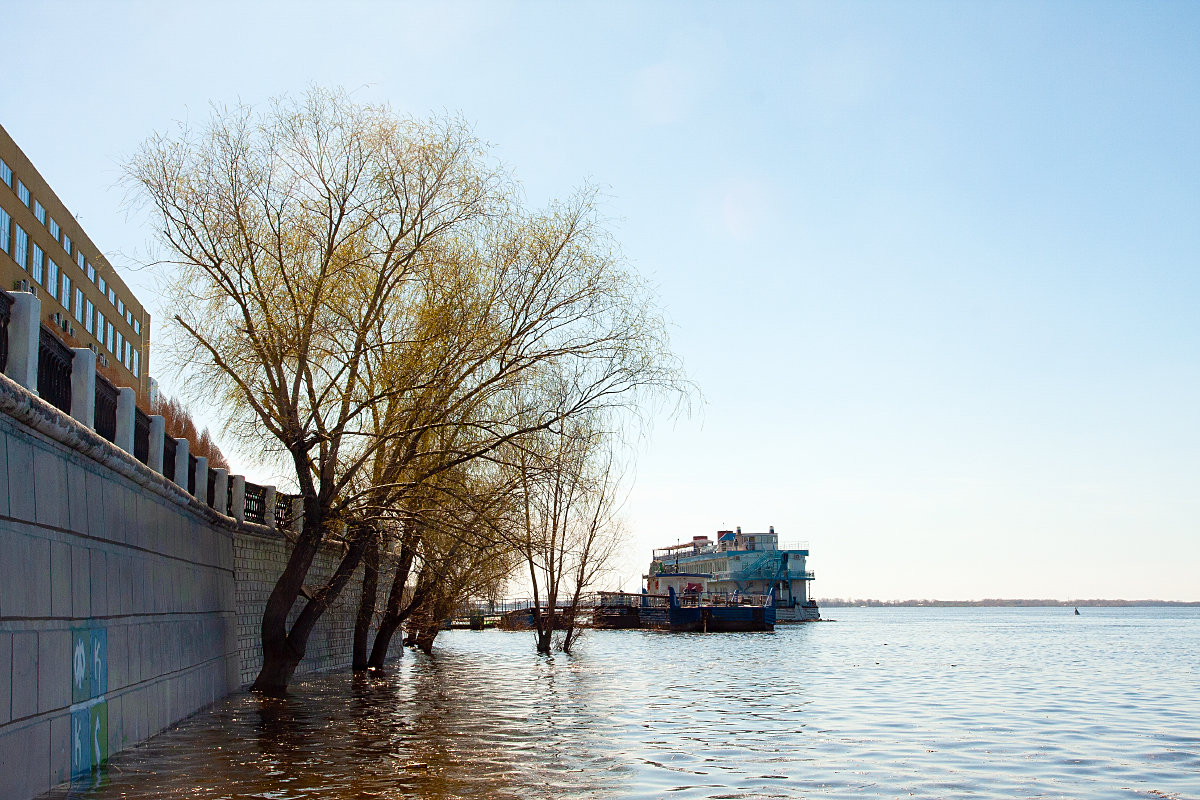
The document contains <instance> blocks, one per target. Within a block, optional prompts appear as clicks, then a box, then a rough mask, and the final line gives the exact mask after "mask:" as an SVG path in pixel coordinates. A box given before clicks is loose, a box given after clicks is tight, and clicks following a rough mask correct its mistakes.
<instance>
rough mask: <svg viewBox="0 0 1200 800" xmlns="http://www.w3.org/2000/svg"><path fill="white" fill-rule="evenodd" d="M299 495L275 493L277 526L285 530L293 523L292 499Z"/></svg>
mask: <svg viewBox="0 0 1200 800" xmlns="http://www.w3.org/2000/svg"><path fill="white" fill-rule="evenodd" d="M297 497H299V495H294V494H284V493H283V492H280V493H278V494H276V495H275V527H276V528H277V529H279V530H283V529H284V528H286V527H288V526H289V525H291V524H292V501H293V500H295V499H296V498H297Z"/></svg>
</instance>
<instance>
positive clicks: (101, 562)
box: [89, 549, 109, 617]
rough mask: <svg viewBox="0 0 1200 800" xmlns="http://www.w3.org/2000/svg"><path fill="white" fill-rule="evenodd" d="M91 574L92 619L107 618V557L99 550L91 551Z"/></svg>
mask: <svg viewBox="0 0 1200 800" xmlns="http://www.w3.org/2000/svg"><path fill="white" fill-rule="evenodd" d="M90 567H91V574H90V575H89V580H90V581H91V587H92V613H91V616H93V617H107V616H108V578H109V575H108V556H107V554H106V553H105V552H104V551H103V550H100V549H95V550H92V551H91V564H90Z"/></svg>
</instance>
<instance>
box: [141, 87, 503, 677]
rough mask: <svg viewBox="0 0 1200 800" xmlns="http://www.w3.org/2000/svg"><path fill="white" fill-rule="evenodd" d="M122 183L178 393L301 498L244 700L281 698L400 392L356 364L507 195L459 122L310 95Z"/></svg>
mask: <svg viewBox="0 0 1200 800" xmlns="http://www.w3.org/2000/svg"><path fill="white" fill-rule="evenodd" d="M126 174H127V176H128V178H129V180H130V181H131V183H132V184H133V185H134V186H135V187H136V188H137V189H138V190H139V192H140V196H141V197H142V198H144V199H145V201H147V202H148V204H149V206H150V207H151V208H152V209H153V212H154V214H153V216H154V221H155V228H156V231H157V238H158V242H159V244H160V245H161V256H160V264H163V265H167V266H169V267H171V268H172V275H173V279H172V280H171V281H170V283H169V289H168V292H167V297H168V302H169V303H170V305H171V315H170V318H171V319H172V320H173V321H174V323H175V333H176V335H175V336H174V337H173V344H174V348H175V353H176V355H177V357H179V358H180V359H181V360H183V361H185V362H186V363H187V364H188V365H189V366H190V376H189V379H190V380H192V381H193V382H200V384H201V385H202V386H203V387H204V389H203V391H204V392H205V393H207V394H208V395H209V396H210V397H212V398H215V399H216V401H217V402H219V403H220V404H221V407H222V408H223V409H224V411H225V412H226V413H227V414H228V417H229V419H230V420H231V422H232V424H234V425H235V426H239V428H240V430H241V432H242V433H243V434H244V436H245V437H246V438H247V439H248V440H249V441H251V442H258V443H259V446H261V447H262V448H263V449H264V450H266V451H273V452H276V453H278V454H280V457H281V458H282V459H283V460H284V461H285V462H286V463H288V464H289V469H290V471H291V472H293V473H294V477H295V482H296V484H297V486H298V489H299V493H300V496H301V497H302V498H303V503H304V522H303V528H302V530H301V532H300V534H299V535H298V537H297V538H296V541H295V543H294V546H293V548H292V551H291V553H290V556H289V558H288V561H287V565H286V567H285V569H284V571H283V573H282V575H280V577H279V579H278V580H277V581H276V583H275V586H274V588H273V589H272V591H271V594H270V597H269V598H268V600H267V604H266V607H265V609H264V611H263V618H262V626H261V639H262V656H263V666H262V669H261V671H260V673H259V675H258V677H257V679H256V680H255V682H254V687H253V688H254V689H255V690H258V691H263V692H267V693H281V692H283V691H284V690H285V689H286V687H287V684H288V683H289V681H290V679H291V677H292V675H293V673H294V671H295V668H296V666H297V665H298V664H299V662H300V660H301V659H302V658H303V657H304V653H305V649H306V646H307V642H308V637H309V635H310V633H311V631H312V629H313V626H314V625H315V624H316V622H317V619H318V618H319V617H320V616H321V614H322V613H323V612H324V611H325V610H326V609H327V608H328V606H329V604H330V603H331V602H332V601H333V600H334V599H335V598H336V597H337V595H338V593H339V592H340V591H341V590H342V588H343V587H344V586H345V585H346V583H347V582H348V580H349V579H350V577H351V574H352V573H353V572H354V570H355V569H356V567H357V565H358V562H359V559H360V557H361V553H362V550H363V547H364V546H365V541H364V536H365V533H364V531H366V530H368V529H367V528H363V527H351V528H348V529H347V530H348V531H349V533H348V534H347V536H346V537H345V540H344V541H342V542H341V543H340V546H342V547H343V551H344V553H343V558H342V560H341V562H340V563H339V564H338V566H337V568H336V570H335V571H334V573H333V574H332V575H331V576H330V577H329V578H328V579H327V580H325V581H323V582H322V583H321V584H320V585H318V586H316V587H314V588H313V589H312V590H307V589H305V587H304V584H305V579H306V577H307V575H308V573H309V570H310V567H311V565H312V562H313V559H314V557H315V556H316V554H317V552H318V551H319V550H320V549H321V548H322V546H324V545H327V544H329V543H330V542H331V540H332V537H333V536H334V534H335V533H336V532H337V531H338V530H340V529H341V527H342V526H341V525H340V523H339V520H340V519H341V517H343V516H344V513H343V508H342V505H341V504H342V502H343V499H344V494H345V491H344V490H345V488H346V487H347V486H349V485H351V484H352V483H353V482H354V481H355V479H356V478H357V476H358V474H359V472H360V471H361V470H362V469H363V467H364V464H366V463H368V462H369V460H370V455H371V452H372V451H373V449H374V447H375V446H376V442H375V439H374V437H373V431H372V426H371V424H370V421H369V419H368V415H367V410H368V409H370V408H372V407H373V406H375V405H376V404H377V403H379V402H380V401H381V399H383V398H382V395H386V393H387V392H404V391H408V390H409V389H410V387H407V386H400V385H395V384H390V385H389V384H383V385H381V384H379V383H375V382H371V381H369V380H368V376H369V370H368V365H369V364H371V363H372V361H373V360H375V359H377V358H379V357H380V355H381V354H382V353H384V352H385V351H386V350H387V348H390V347H393V346H394V345H395V343H397V342H405V341H410V340H411V337H410V327H411V326H412V325H413V324H414V322H413V320H414V315H413V314H411V313H409V311H410V309H412V308H414V307H415V306H416V305H417V304H418V302H419V296H420V285H421V278H422V277H423V274H424V273H423V272H422V270H423V268H424V266H425V265H427V264H428V263H430V262H431V261H434V260H436V258H437V257H438V256H437V251H438V249H439V248H440V247H442V246H443V243H444V242H446V241H448V240H449V239H450V238H451V237H452V236H453V235H455V234H456V232H457V231H459V230H460V229H462V228H465V227H470V226H471V225H474V224H477V223H478V221H479V220H481V219H484V218H486V217H487V216H488V215H490V214H491V213H492V212H493V211H494V210H495V209H496V207H497V206H498V205H500V203H499V200H500V199H501V197H502V194H503V193H504V192H505V191H506V190H507V188H508V187H506V186H505V184H504V183H503V181H501V180H500V178H499V177H498V174H497V173H496V172H495V171H494V170H493V169H492V168H491V167H490V166H489V162H488V160H487V154H486V152H485V150H484V148H483V147H482V146H481V144H480V143H479V141H478V140H477V139H476V138H475V137H474V136H473V135H472V133H471V131H470V130H469V129H468V128H467V127H466V126H465V125H464V124H463V123H462V122H460V121H458V120H455V119H434V120H430V121H418V120H412V119H400V118H398V117H397V116H396V115H394V114H393V113H391V112H390V111H389V110H388V109H386V108H381V107H371V106H365V105H360V104H357V103H354V102H352V101H351V100H350V99H349V98H348V97H347V96H345V95H344V94H342V93H339V92H334V91H326V90H319V89H314V90H311V91H309V92H308V93H307V94H306V95H304V96H303V97H301V98H298V99H292V98H284V99H280V100H276V101H274V102H272V103H271V104H270V105H269V106H268V107H267V108H266V110H265V111H263V112H261V113H258V112H255V111H254V110H253V109H251V108H250V107H247V106H238V107H235V108H231V109H226V108H218V109H214V110H213V112H212V114H211V116H210V118H209V120H208V121H207V124H205V125H203V126H201V127H199V128H190V127H186V126H184V127H181V128H180V129H179V130H178V131H176V132H174V133H172V134H169V135H167V134H160V135H156V136H153V137H151V138H150V139H148V140H147V141H146V142H145V143H144V144H143V145H142V147H141V148H140V150H139V151H138V152H137V153H136V154H135V155H134V156H133V157H132V158H131V159H130V160H129V162H128V163H127V165H126ZM268 513H270V512H269V511H268ZM297 604H299V609H298V614H297V616H296V617H295V620H294V622H292V623H291V624H290V625H289V624H288V617H289V613H290V612H292V610H293V607H295V606H297Z"/></svg>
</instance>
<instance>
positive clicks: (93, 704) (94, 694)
mask: <svg viewBox="0 0 1200 800" xmlns="http://www.w3.org/2000/svg"><path fill="white" fill-rule="evenodd" d="M107 692H108V631H107V630H105V629H104V628H77V629H75V630H73V631H71V776H72V777H79V776H82V775H85V774H87V773H88V772H90V771H91V770H92V769H94V768H97V767H100V766H101V765H102V764H104V762H105V761H107V760H108V701H107V699H106V698H105V695H106V693H107Z"/></svg>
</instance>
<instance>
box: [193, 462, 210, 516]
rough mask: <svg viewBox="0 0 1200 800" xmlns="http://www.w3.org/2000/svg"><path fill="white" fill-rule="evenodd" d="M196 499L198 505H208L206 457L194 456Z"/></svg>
mask: <svg viewBox="0 0 1200 800" xmlns="http://www.w3.org/2000/svg"><path fill="white" fill-rule="evenodd" d="M196 499H197V500H199V501H200V505H202V506H206V505H208V459H207V458H206V457H205V456H196Z"/></svg>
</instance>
